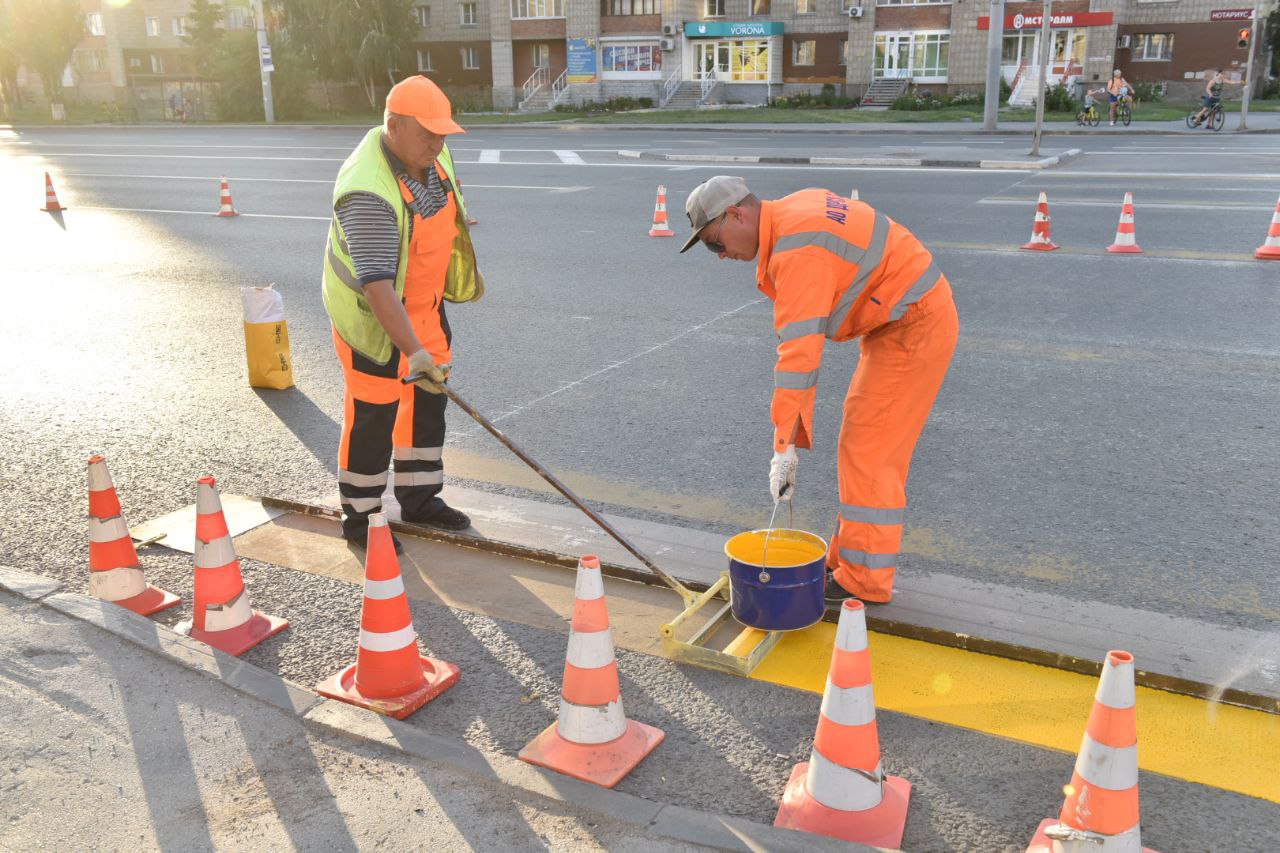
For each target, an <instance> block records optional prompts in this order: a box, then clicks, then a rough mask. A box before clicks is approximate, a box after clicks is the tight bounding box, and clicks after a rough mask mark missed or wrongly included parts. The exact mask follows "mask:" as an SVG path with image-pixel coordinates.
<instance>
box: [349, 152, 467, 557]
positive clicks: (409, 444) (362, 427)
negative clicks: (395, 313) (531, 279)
mask: <svg viewBox="0 0 1280 853" xmlns="http://www.w3.org/2000/svg"><path fill="white" fill-rule="evenodd" d="M436 169H437V170H438V172H439V174H440V178H441V180H446V175H445V173H444V169H443V167H441V166H440V165H439V164H438V163H437V164H436ZM400 195H401V196H402V197H403V198H404V200H405V203H406V204H408V203H409V202H410V201H411V200H412V198H413V196H412V195H411V194H410V193H409V189H408V187H406V186H405V185H404V182H403V181H402V182H401V183H400ZM457 205H458V202H457V199H456V197H455V196H454V194H453V192H452V191H450V192H449V193H448V204H447V205H446V206H445V207H444V208H442V209H441V210H440V211H439V212H437V213H436V214H435V215H434V216H432V217H431V218H429V219H423V218H422V217H421V216H418V215H417V214H416V213H413V212H412V209H410V210H409V213H410V215H412V216H413V218H414V219H413V237H412V238H411V239H410V241H409V259H408V270H407V272H406V275H405V281H404V297H403V298H404V309H405V312H406V313H407V314H408V315H409V323H410V324H411V325H412V326H413V331H414V334H416V335H417V336H418V340H419V342H421V343H422V346H423V347H424V348H425V349H426V350H427V352H428V353H430V354H431V360H432V361H434V362H435V363H436V364H451V363H452V362H453V355H452V352H451V351H450V343H451V341H450V339H451V337H452V336H451V335H450V332H449V321H448V318H447V317H446V316H445V312H444V286H445V274H446V273H447V272H448V269H449V258H450V254H451V252H452V249H453V238H454V237H455V236H456V235H457V233H458V227H457V223H456V221H455V218H456V216H457ZM333 347H334V350H335V351H336V352H337V354H338V360H339V361H340V362H341V363H342V377H343V379H344V380H345V384H346V391H345V394H344V396H343V412H342V438H341V439H340V441H339V443H338V487H339V491H340V492H341V494H342V509H343V519H342V523H343V529H344V530H346V531H348V532H360V531H362V530H364V529H365V528H366V527H367V526H368V523H369V521H368V518H369V514H370V513H373V512H380V511H381V509H382V492H383V490H384V489H385V488H386V481H387V480H386V478H387V468H388V467H389V463H390V461H391V457H392V454H393V445H394V455H395V475H394V478H393V480H392V482H393V483H394V484H395V495H396V500H397V501H398V502H399V503H400V508H401V511H402V512H403V513H404V515H405V516H406V517H422V516H425V515H430V514H431V513H432V512H434V511H435V510H437V509H438V508H439V506H441V505H442V503H443V502H442V501H441V500H440V498H439V494H440V491H441V490H442V489H443V488H444V463H443V462H442V461H441V453H442V450H443V448H444V434H445V423H444V410H445V404H446V403H447V402H448V398H447V397H445V395H443V394H432V393H430V392H428V391H424V390H423V389H421V388H419V387H418V386H417V385H402V384H401V383H400V377H402V376H406V375H408V369H409V362H408V359H407V358H406V357H405V356H404V354H403V353H401V352H400V350H399V349H396V348H393V349H392V351H391V359H390V360H389V361H388V362H387V363H386V364H385V365H381V364H377V363H375V362H372V361H370V360H369V359H367V358H365V357H364V356H362V355H360V353H358V352H355V351H354V350H352V349H351V347H350V346H348V345H347V342H346V341H344V340H342V337H341V336H340V335H339V334H338V331H337V329H334V330H333Z"/></svg>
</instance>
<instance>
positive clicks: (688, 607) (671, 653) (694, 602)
mask: <svg viewBox="0 0 1280 853" xmlns="http://www.w3.org/2000/svg"><path fill="white" fill-rule="evenodd" d="M422 379H427V377H426V376H425V375H423V374H419V375H417V376H406V377H404V378H402V379H401V380H400V381H401V382H402V383H403V384H405V385H409V384H412V383H414V382H418V381H419V380H422ZM437 387H439V388H441V389H443V391H444V393H445V396H447V397H448V398H449V399H450V400H451V401H452V402H453V404H454V405H456V406H457V407H458V408H459V409H462V411H464V412H466V413H467V414H468V415H470V416H471V417H472V418H474V419H475V422H476V423H478V424H480V426H482V427H484V428H485V429H486V430H487V431H488V432H489V434H490V435H492V436H493V437H494V438H496V439H497V440H498V441H500V442H501V443H502V445H503V446H504V447H506V448H507V449H508V450H510V451H511V452H512V453H514V454H515V455H516V456H518V457H519V458H520V461H521V462H524V463H525V464H526V465H528V466H529V467H530V468H532V469H533V470H534V471H535V472H536V473H537V474H538V476H539V477H541V478H542V479H544V480H546V481H547V482H548V483H550V484H551V486H552V488H554V489H555V490H556V491H557V492H559V493H560V494H562V495H564V497H565V499H566V500H568V501H569V503H571V504H573V505H574V506H575V507H577V508H578V509H580V510H582V512H583V513H585V514H586V516H587V518H589V519H591V520H592V521H593V522H595V524H596V525H597V526H598V527H599V528H600V529H601V530H603V531H604V532H605V533H607V534H609V536H611V537H612V538H613V540H614V541H615V542H617V543H618V544H619V545H621V546H622V547H623V548H625V549H627V551H628V552H630V553H631V555H632V556H634V557H635V558H636V559H637V560H639V561H640V563H641V564H642V565H643V566H644V567H645V568H646V569H648V570H649V571H650V572H652V573H653V575H654V577H656V578H658V579H659V580H661V581H662V582H663V583H664V584H666V585H667V586H669V587H670V588H671V589H672V590H674V591H675V593H676V594H677V595H679V596H680V598H681V600H682V601H683V602H684V610H682V611H681V612H680V613H679V614H677V615H676V617H675V618H674V619H672V620H671V621H670V622H668V623H666V624H665V625H663V626H662V629H661V630H662V648H663V651H664V652H665V653H666V655H667V657H669V658H671V659H672V660H676V661H680V662H682V663H691V664H695V665H697V666H704V667H709V668H711V669H718V670H721V671H723V672H729V673H733V674H735V675H747V674H749V673H750V672H751V671H752V670H753V669H755V668H756V666H757V665H759V663H760V661H761V660H763V659H764V656H765V655H766V654H768V652H769V650H770V649H772V648H773V647H774V645H775V644H776V643H777V642H778V640H779V639H780V638H781V636H782V634H781V632H779V631H770V632H768V633H767V634H764V635H763V639H761V640H760V641H759V642H758V643H756V644H755V646H754V648H752V649H751V650H750V652H749V653H747V654H745V655H739V654H737V653H736V652H735V651H734V650H735V649H737V648H739V647H741V646H744V645H747V644H748V639H749V638H750V637H753V636H754V634H750V633H749V632H751V631H753V630H754V629H748V630H747V631H744V632H743V633H742V634H741V635H739V637H738V638H737V639H736V640H734V641H733V642H731V643H730V644H729V647H728V649H727V650H726V651H716V650H714V649H710V648H708V647H706V646H704V645H701V643H702V642H704V641H706V640H708V639H710V638H711V636H712V635H713V634H715V633H716V630H717V629H718V628H719V627H720V626H721V625H722V624H724V623H725V622H726V621H727V619H728V618H729V616H730V615H731V613H732V610H731V605H730V604H729V602H728V601H727V598H728V591H729V573H728V572H723V573H721V575H720V579H719V580H717V581H716V582H715V583H714V584H712V585H711V586H709V587H708V588H707V589H706V591H705V592H695V591H694V590H691V589H689V588H688V587H687V586H685V585H684V584H682V583H680V581H678V580H676V579H675V578H674V577H672V576H671V575H670V574H668V573H667V572H665V571H663V570H662V569H660V568H658V566H657V564H656V563H654V562H653V560H651V559H650V558H649V557H648V556H647V555H645V553H644V552H643V551H641V550H640V549H639V548H637V547H636V546H635V545H633V544H632V543H631V541H630V540H629V539H627V537H626V536H623V535H622V532H621V531H619V530H618V529H617V528H616V527H614V526H613V525H612V524H610V523H609V522H608V521H607V520H606V519H605V518H604V516H602V515H600V513H598V512H596V511H595V510H594V509H592V508H591V507H589V506H587V504H586V502H585V501H583V500H582V499H581V498H579V497H578V496H577V495H576V494H574V492H573V490H572V489H570V488H569V487H568V486H566V485H565V484H564V483H563V482H561V480H560V478H559V477H557V476H556V475H555V474H552V473H551V472H550V471H548V470H547V469H546V468H544V467H543V466H542V465H540V464H538V461H537V460H536V459H534V458H533V457H532V456H530V455H529V454H528V453H525V452H524V450H522V449H521V448H520V447H519V446H518V445H517V444H516V443H515V442H514V441H512V440H511V439H509V438H507V436H506V434H505V433H503V431H502V430H500V429H498V427H496V426H495V425H494V424H493V422H492V421H490V420H489V419H488V418H486V417H485V416H484V415H482V414H480V412H478V411H476V409H475V407H474V406H472V405H471V404H470V403H468V402H467V401H466V400H464V399H463V398H462V397H461V396H459V395H458V392H457V391H455V390H453V389H452V388H450V387H449V386H448V385H439V386H437ZM717 597H719V598H722V599H726V600H725V603H724V606H722V607H721V608H720V609H719V610H718V611H717V612H716V613H715V614H714V615H713V616H712V617H711V618H710V619H709V620H708V621H707V622H706V623H705V624H704V625H703V626H702V627H701V628H699V629H698V630H697V632H696V633H694V634H693V636H691V637H690V638H689V640H688V641H687V642H685V641H681V640H677V639H676V631H677V630H678V629H679V628H680V626H681V625H683V624H684V622H685V621H686V620H688V618H689V617H690V616H692V615H693V614H694V613H696V612H697V611H698V610H700V609H701V608H702V607H703V606H704V605H705V604H706V603H707V602H709V601H711V600H712V599H714V598H717ZM755 633H761V632H755Z"/></svg>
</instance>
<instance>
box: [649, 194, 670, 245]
mask: <svg viewBox="0 0 1280 853" xmlns="http://www.w3.org/2000/svg"><path fill="white" fill-rule="evenodd" d="M649 236H650V237H674V236H676V232H674V231H672V230H671V228H670V226H668V225H667V188H666V187H664V186H662V185H661V184H659V185H658V199H657V201H655V202H654V203H653V225H652V226H651V227H650V228H649Z"/></svg>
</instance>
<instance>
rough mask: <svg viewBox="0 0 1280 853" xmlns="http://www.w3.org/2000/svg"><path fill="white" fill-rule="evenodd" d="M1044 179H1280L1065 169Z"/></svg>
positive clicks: (1229, 174)
mask: <svg viewBox="0 0 1280 853" xmlns="http://www.w3.org/2000/svg"><path fill="white" fill-rule="evenodd" d="M1043 174H1044V177H1046V178H1063V179H1066V180H1072V179H1074V178H1163V179H1165V180H1179V181H1195V180H1200V179H1202V178H1212V179H1215V180H1236V181H1274V180H1277V179H1280V174H1272V173H1268V174H1252V175H1242V174H1240V173H1239V172H1178V173H1176V174H1175V173H1170V172H1130V171H1127V170H1126V171H1119V172H1104V171H1084V170H1083V169H1082V170H1079V171H1076V170H1074V169H1067V170H1064V171H1046V172H1044V173H1043Z"/></svg>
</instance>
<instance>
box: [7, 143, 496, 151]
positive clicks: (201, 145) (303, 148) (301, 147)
mask: <svg viewBox="0 0 1280 853" xmlns="http://www.w3.org/2000/svg"><path fill="white" fill-rule="evenodd" d="M16 144H18V145H21V146H23V147H24V148H199V149H205V148H249V149H252V150H255V151H256V150H262V149H267V150H270V149H277V148H278V149H280V150H283V151H347V150H349V149H350V148H351V146H350V145H213V144H208V143H195V144H186V145H169V144H165V143H163V142H156V143H152V142H137V143H132V142H130V143H125V142H36V141H30V142H28V141H23V142H18V143H16ZM473 150H474V149H473Z"/></svg>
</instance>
